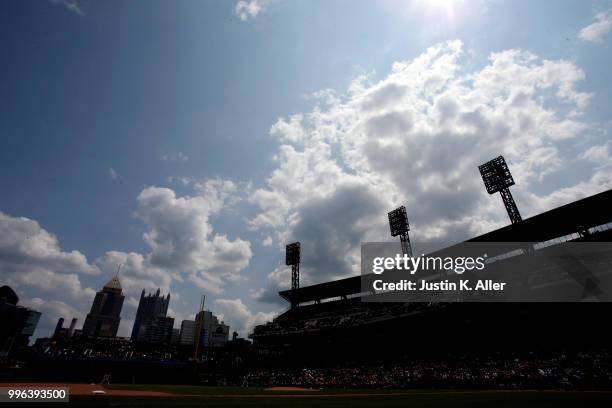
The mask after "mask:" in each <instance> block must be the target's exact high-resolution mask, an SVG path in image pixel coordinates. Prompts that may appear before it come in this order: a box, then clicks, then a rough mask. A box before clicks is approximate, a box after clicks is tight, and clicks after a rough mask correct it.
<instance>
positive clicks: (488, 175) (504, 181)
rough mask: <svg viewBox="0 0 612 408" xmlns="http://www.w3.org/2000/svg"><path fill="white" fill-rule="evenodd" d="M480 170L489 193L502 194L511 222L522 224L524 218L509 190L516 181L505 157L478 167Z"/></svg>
mask: <svg viewBox="0 0 612 408" xmlns="http://www.w3.org/2000/svg"><path fill="white" fill-rule="evenodd" d="M478 170H479V171H480V175H481V176H482V181H484V184H485V187H486V189H487V193H489V194H495V193H497V192H499V193H500V194H501V196H502V200H503V201H504V205H505V206H506V210H507V211H508V217H510V222H512V223H513V224H516V223H518V222H521V221H522V220H523V218H522V217H521V214H520V213H519V210H518V208H517V206H516V203H515V202H514V198H512V193H511V192H510V188H509V187H510V186H513V185H514V179H513V178H512V174H510V169H508V165H507V164H506V160H505V159H504V157H503V156H499V157H496V158H495V159H493V160H490V161H488V162H486V163H485V164H483V165H481V166H478Z"/></svg>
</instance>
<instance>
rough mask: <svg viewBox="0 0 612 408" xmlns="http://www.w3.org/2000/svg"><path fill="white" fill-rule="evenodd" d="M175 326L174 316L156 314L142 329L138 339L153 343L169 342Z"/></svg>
mask: <svg viewBox="0 0 612 408" xmlns="http://www.w3.org/2000/svg"><path fill="white" fill-rule="evenodd" d="M173 327H174V318H173V317H167V316H154V317H153V318H152V319H150V320H148V321H147V323H146V325H144V326H143V328H142V329H141V330H140V333H139V335H138V340H139V341H143V342H145V343H151V344H159V343H163V344H168V343H170V340H171V338H172V329H173Z"/></svg>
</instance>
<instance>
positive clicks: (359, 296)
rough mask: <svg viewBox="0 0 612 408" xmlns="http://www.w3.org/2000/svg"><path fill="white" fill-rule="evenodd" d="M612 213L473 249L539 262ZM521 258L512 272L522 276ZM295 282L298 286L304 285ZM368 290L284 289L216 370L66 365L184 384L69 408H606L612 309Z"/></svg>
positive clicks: (596, 200) (512, 230) (295, 256)
mask: <svg viewBox="0 0 612 408" xmlns="http://www.w3.org/2000/svg"><path fill="white" fill-rule="evenodd" d="M610 202H612V190H609V191H605V192H603V193H600V194H597V195H594V196H591V197H587V198H585V199H582V200H579V201H576V202H573V203H570V204H568V205H565V206H562V207H559V208H556V209H553V210H551V211H548V212H545V213H543V214H540V215H537V216H534V217H532V218H528V219H525V220H523V221H521V222H520V223H516V224H512V225H509V226H506V227H504V228H501V229H499V230H495V231H491V232H489V233H487V234H484V235H481V236H478V237H474V238H472V239H471V240H469V242H490V241H496V242H509V243H520V242H527V241H529V242H536V241H537V242H550V243H551V244H550V245H548V246H546V247H545V248H543V249H540V251H545V250H547V248H548V249H550V248H553V247H555V246H559V245H564V244H566V243H571V242H607V241H609V239H610V235H611V233H612V232H611V231H612V230H611V229H610V225H612V224H611V223H612V216H611V214H610V212H609V203H610ZM512 245H519V244H512ZM295 247H296V246H294V247H293V249H292V248H289V249H288V257H287V263H288V264H289V265H293V269H294V270H295V272H299V266H296V265H299V261H300V259H299V249H298V252H297V253H295ZM511 249H512V248H511ZM292 251H293V252H292ZM442 252H444V249H443V250H442ZM609 255H610V254H609V253H607V254H606V256H607V257H609ZM527 256H529V253H524V254H521V255H518V256H517V257H514V258H512V259H510V260H506V261H505V262H511V263H512V266H511V267H512V268H513V269H514V268H517V267H521V266H522V267H524V266H525V265H524V264H521V262H522V258H523V257H527ZM605 259H608V260H609V258H605ZM547 270H548V274H547V279H548V280H549V281H550V282H552V284H554V285H563V284H564V282H567V277H568V270H567V268H564V265H562V264H558V265H554V266H553V267H552V268H551V267H550V265H549V266H548V268H547ZM551 270H552V273H551ZM293 278H294V279H293V284H294V285H296V286H299V276H296V274H294V276H293ZM362 279H363V277H361V276H355V277H351V278H346V279H341V280H335V281H331V282H325V283H321V284H317V285H312V286H304V287H294V288H293V289H290V290H284V291H281V292H280V293H279V295H280V296H281V297H282V298H283V299H285V300H286V301H287V303H288V305H289V306H288V309H287V310H286V311H285V312H284V313H282V314H280V315H279V316H278V317H276V318H275V319H274V320H273V321H271V322H269V323H266V324H264V325H260V326H256V327H255V329H254V331H253V332H252V333H251V335H250V337H251V338H252V340H253V345H252V348H249V350H248V351H246V352H245V351H244V350H243V351H241V352H237V351H235V350H234V352H231V351H226V352H225V353H224V354H218V355H217V356H216V358H217V361H216V362H214V363H213V361H212V360H209V361H207V362H206V363H203V362H201V363H199V364H195V363H190V364H186V363H178V362H175V363H174V364H173V363H172V362H170V361H168V362H165V363H159V362H157V363H155V362H154V361H150V362H149V363H148V365H145V366H143V365H142V364H143V363H142V362H138V361H136V362H133V364H132V365H130V364H126V362H119V361H115V362H114V363H113V362H112V361H111V362H109V361H106V363H104V362H102V361H98V362H96V361H91V360H90V361H88V362H86V363H84V362H81V365H80V366H79V365H78V364H77V365H74V364H75V363H74V362H72V363H69V364H73V365H72V366H71V368H70V369H69V371H72V372H82V371H83V369H84V367H83V364H87V365H89V366H90V367H91V369H92V370H93V371H94V372H97V373H98V374H96V375H100V374H101V373H102V372H112V373H113V374H112V375H113V378H115V379H116V380H117V381H116V382H129V379H126V376H125V375H124V376H122V375H121V371H123V372H124V373H128V372H131V373H134V372H136V371H139V370H140V371H143V370H144V371H147V370H154V371H156V372H160V371H161V370H163V372H164V373H165V374H166V375H162V376H160V377H157V380H159V381H161V382H164V380H163V378H166V379H167V378H168V376H167V374H168V373H174V374H171V375H173V376H175V377H174V378H175V381H165V382H166V383H170V382H175V383H177V385H121V384H113V385H111V384H107V385H104V386H102V385H91V386H86V385H74V384H72V385H71V384H63V386H66V387H69V389H70V390H71V402H72V404H75V405H79V404H84V406H98V405H100V406H106V404H110V405H112V406H128V405H129V406H132V405H143V406H158V405H159V406H162V405H166V404H169V403H170V404H172V405H177V406H200V405H201V404H204V405H206V406H230V405H231V406H242V405H244V406H260V405H261V406H264V405H265V406H270V405H272V406H285V405H286V404H287V403H288V401H289V400H288V399H290V401H291V404H292V405H298V406H300V405H304V406H345V404H351V405H355V406H379V405H380V404H384V405H385V406H405V405H410V406H455V405H457V406H459V405H464V404H470V405H472V406H489V405H488V404H489V403H490V402H491V401H495V403H496V404H503V403H507V404H509V405H515V404H522V405H525V406H541V405H542V404H551V405H554V406H566V405H567V406H573V405H575V404H577V403H581V404H583V403H584V404H587V406H604V405H606V404H608V403H609V401H610V398H611V396H612V390H611V388H610V384H612V382H611V381H612V365H611V363H612V359H611V355H610V349H609V345H610V344H612V334H611V332H610V330H609V328H608V326H609V325H608V324H607V322H608V320H609V316H610V313H611V312H612V308H611V307H610V305H611V304H610V303H609V302H605V301H585V302H565V303H560V302H491V303H482V302H475V303H470V302H444V301H428V302H376V301H371V300H370V301H365V300H364V299H365V298H366V297H368V296H370V297H371V296H372V295H371V294H364V293H363V287H362ZM587 295H588V294H587ZM585 296H586V295H585ZM585 300H588V298H585ZM599 300H602V299H599ZM603 300H605V299H603ZM48 364H52V365H53V364H54V362H53V361H51V362H48ZM55 364H56V363H55ZM194 364H195V365H194ZM101 366H104V367H103V368H100V367H101ZM59 371H61V369H59ZM118 371H120V372H118ZM53 372H54V375H57V373H58V369H54V370H53ZM189 373H191V374H189ZM32 375H33V376H34V377H35V376H36V374H32V373H30V376H32ZM38 375H40V372H39V373H38ZM126 375H127V374H126ZM128 377H129V376H128ZM31 378H32V377H31ZM56 378H57V377H56ZM148 378H149V379H150V380H151V378H152V377H148ZM140 382H141V381H140ZM152 382H158V381H156V380H155V377H153V379H152ZM181 383H182V384H190V383H191V384H194V383H199V384H201V385H208V386H204V387H202V386H201V385H199V386H197V385H178V384H181ZM7 384H10V382H9V383H7ZM41 384H44V382H38V383H36V386H40V385H41ZM5 385H6V384H5ZM25 385H26V383H23V382H19V383H15V384H14V386H20V387H23V386H25ZM219 385H223V386H222V387H219ZM49 386H52V387H58V386H60V384H57V382H54V383H53V384H52V385H49ZM534 390H537V391H534Z"/></svg>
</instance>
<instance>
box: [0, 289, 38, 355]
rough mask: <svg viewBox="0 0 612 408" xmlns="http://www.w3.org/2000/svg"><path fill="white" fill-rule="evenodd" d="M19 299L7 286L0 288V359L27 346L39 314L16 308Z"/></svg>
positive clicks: (30, 310) (19, 307)
mask: <svg viewBox="0 0 612 408" xmlns="http://www.w3.org/2000/svg"><path fill="white" fill-rule="evenodd" d="M17 303H19V297H18V296H17V294H16V293H15V292H14V291H13V289H11V288H10V287H9V286H2V287H0V357H6V356H8V355H10V354H11V353H12V352H13V351H15V350H17V349H19V347H22V346H27V345H28V342H29V340H30V336H32V334H34V330H35V329H36V325H38V320H39V319H40V312H37V311H35V310H32V309H28V308H27V307H22V306H18V305H17Z"/></svg>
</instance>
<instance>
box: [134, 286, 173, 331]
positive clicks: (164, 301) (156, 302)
mask: <svg viewBox="0 0 612 408" xmlns="http://www.w3.org/2000/svg"><path fill="white" fill-rule="evenodd" d="M169 304H170V293H168V296H166V297H164V296H160V295H159V289H157V292H156V293H155V294H154V295H152V294H150V293H149V294H148V295H147V296H145V291H144V289H143V290H142V293H141V294H140V302H139V303H138V310H137V311H136V318H135V319H134V326H133V327H132V335H131V336H130V338H131V339H132V341H142V340H144V334H145V331H146V329H147V326H148V325H149V324H150V323H151V321H152V320H153V319H154V318H156V317H166V314H167V313H168V305H169Z"/></svg>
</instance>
